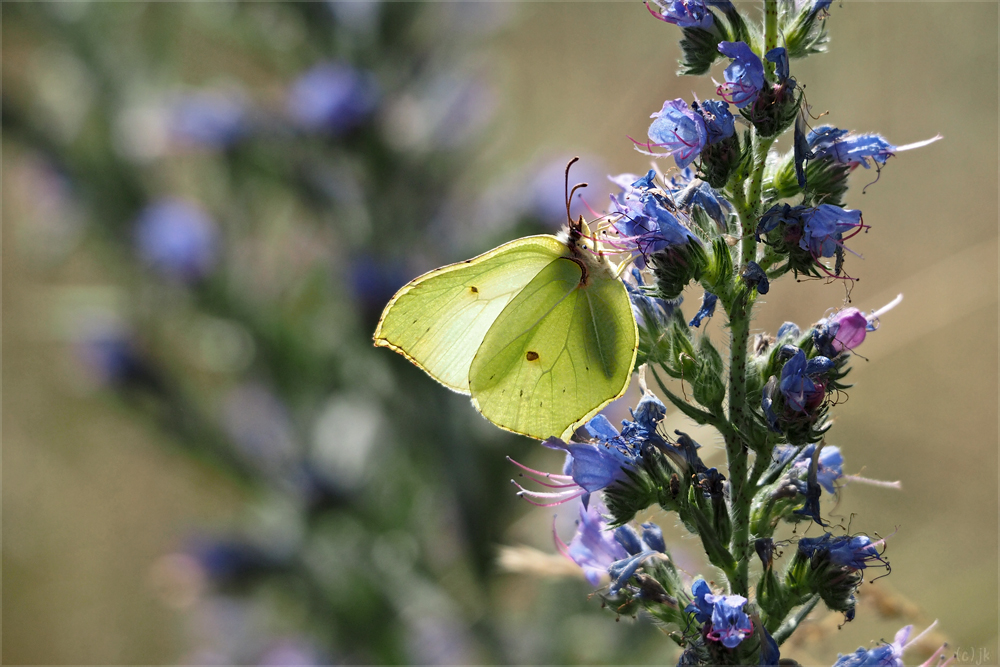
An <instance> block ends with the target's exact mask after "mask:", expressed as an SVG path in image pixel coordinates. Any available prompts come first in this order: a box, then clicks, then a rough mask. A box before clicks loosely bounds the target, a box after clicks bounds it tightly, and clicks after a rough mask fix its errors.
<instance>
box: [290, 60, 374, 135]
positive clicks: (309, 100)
mask: <svg viewBox="0 0 1000 667" xmlns="http://www.w3.org/2000/svg"><path fill="white" fill-rule="evenodd" d="M378 100H379V90H378V84H377V83H376V81H375V78H374V77H373V76H372V75H371V74H370V73H367V72H362V71H359V70H356V69H354V68H353V67H351V66H350V65H347V64H345V63H340V62H325V63H320V64H319V65H316V66H315V67H313V68H312V69H310V70H309V71H307V72H306V73H305V74H303V75H302V76H301V77H299V78H298V79H297V80H296V81H295V82H294V83H293V84H292V88H291V90H290V91H289V93H288V99H287V106H288V112H289V114H291V116H292V119H293V120H294V121H295V122H296V123H297V124H299V125H300V126H301V127H303V128H304V129H307V130H312V131H329V132H333V133H341V132H346V131H347V130H351V129H353V128H355V127H357V126H358V125H359V124H360V123H361V122H362V121H364V120H365V119H366V118H368V116H370V115H371V114H372V112H373V111H374V110H375V107H376V105H377V104H378Z"/></svg>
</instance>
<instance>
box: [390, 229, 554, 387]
mask: <svg viewBox="0 0 1000 667" xmlns="http://www.w3.org/2000/svg"><path fill="white" fill-rule="evenodd" d="M568 252H569V249H568V248H567V247H566V245H565V244H564V243H562V242H561V241H559V239H557V238H556V237H554V236H530V237H527V238H523V239H518V240H516V241H511V242H510V243H505V244H504V245H502V246H500V247H498V248H495V249H493V250H491V251H489V252H487V253H485V254H483V255H480V256H478V257H475V258H473V259H470V260H467V261H465V262H460V263H458V264H451V265H449V266H445V267H443V268H440V269H437V270H436V271H431V272H430V273H427V274H424V275H423V276H420V277H419V278H416V279H415V280H413V281H412V282H410V283H409V284H408V285H406V286H405V287H403V288H402V289H401V290H400V291H399V292H398V293H397V294H396V296H394V297H393V299H392V301H390V302H389V305H387V306H386V309H385V312H383V313H382V319H381V320H380V321H379V324H378V328H377V329H376V330H375V344H376V345H380V346H384V347H389V348H391V349H393V350H395V351H397V352H399V353H400V354H402V355H404V356H405V357H406V358H408V359H409V360H410V361H412V362H413V363H415V364H416V365H417V366H419V367H420V368H422V369H423V370H425V371H426V372H427V373H428V374H429V375H430V376H431V377H433V378H434V379H435V380H437V381H438V382H440V383H441V384H443V385H445V386H446V387H449V388H450V389H454V390H455V391H459V392H462V393H466V394H468V393H469V367H470V365H471V364H472V360H473V358H474V357H475V355H476V351H477V350H478V349H479V347H480V345H481V343H482V342H483V337H484V336H485V335H486V332H487V331H488V330H489V329H490V327H491V326H492V325H493V323H494V321H495V320H496V319H497V317H498V316H499V315H500V313H501V312H502V311H503V309H504V307H505V306H506V305H507V304H508V303H509V302H510V301H511V300H512V299H513V298H514V297H515V296H516V295H517V294H518V293H519V292H520V291H521V290H522V288H524V286H525V285H527V284H529V283H530V282H531V281H532V279H533V278H535V277H536V276H537V275H538V273H539V272H540V271H541V270H542V269H543V268H545V267H546V266H548V265H550V264H551V263H552V262H553V261H554V260H555V259H556V258H558V257H560V256H561V255H565V254H567V253H568Z"/></svg>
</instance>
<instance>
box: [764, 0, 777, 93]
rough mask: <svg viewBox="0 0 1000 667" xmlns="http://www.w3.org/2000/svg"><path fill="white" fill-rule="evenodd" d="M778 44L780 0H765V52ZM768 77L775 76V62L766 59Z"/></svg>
mask: <svg viewBox="0 0 1000 667" xmlns="http://www.w3.org/2000/svg"><path fill="white" fill-rule="evenodd" d="M776 46H778V0H764V53H767V52H768V51H770V50H771V49H773V48H775V47H776ZM764 66H765V67H766V71H767V73H768V78H772V77H773V76H774V63H772V62H771V61H769V60H765V61H764Z"/></svg>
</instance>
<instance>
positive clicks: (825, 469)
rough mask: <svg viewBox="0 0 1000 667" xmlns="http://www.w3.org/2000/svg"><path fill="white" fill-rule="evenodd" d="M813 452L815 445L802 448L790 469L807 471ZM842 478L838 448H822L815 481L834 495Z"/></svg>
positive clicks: (842, 461)
mask: <svg viewBox="0 0 1000 667" xmlns="http://www.w3.org/2000/svg"><path fill="white" fill-rule="evenodd" d="M817 358H821V357H817ZM775 449H777V448H775ZM793 449H794V448H793ZM815 451H816V445H806V446H805V447H803V448H802V451H801V452H799V454H798V456H796V457H795V461H794V462H793V463H792V467H793V468H799V469H804V470H808V469H809V467H810V466H811V465H812V457H813V453H814V452H815ZM843 476H844V456H843V455H842V454H841V453H840V448H839V447H835V446H833V445H827V446H825V447H823V449H821V450H820V452H819V460H818V461H817V465H816V481H817V482H818V483H819V484H820V486H822V487H823V488H824V489H826V491H827V493H836V492H837V487H836V482H837V481H838V480H839V479H840V478H841V477H843Z"/></svg>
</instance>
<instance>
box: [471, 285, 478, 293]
mask: <svg viewBox="0 0 1000 667" xmlns="http://www.w3.org/2000/svg"><path fill="white" fill-rule="evenodd" d="M469 291H470V292H472V293H473V294H479V288H478V287H476V286H475V285H469Z"/></svg>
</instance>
